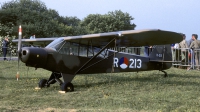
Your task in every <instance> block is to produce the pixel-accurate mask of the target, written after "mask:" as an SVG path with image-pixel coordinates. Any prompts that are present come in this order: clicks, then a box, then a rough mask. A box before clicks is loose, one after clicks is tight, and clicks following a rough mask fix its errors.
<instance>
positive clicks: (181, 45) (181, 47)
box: [179, 34, 188, 57]
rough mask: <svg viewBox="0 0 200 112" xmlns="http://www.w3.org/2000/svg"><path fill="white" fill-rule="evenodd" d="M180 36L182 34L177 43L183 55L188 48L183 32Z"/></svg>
mask: <svg viewBox="0 0 200 112" xmlns="http://www.w3.org/2000/svg"><path fill="white" fill-rule="evenodd" d="M182 36H183V40H182V41H181V42H180V43H179V48H180V49H181V52H182V54H183V56H184V57H185V56H186V53H187V52H186V51H187V49H188V44H187V42H186V40H185V38H186V36H185V34H183V35H182ZM187 56H188V54H187Z"/></svg>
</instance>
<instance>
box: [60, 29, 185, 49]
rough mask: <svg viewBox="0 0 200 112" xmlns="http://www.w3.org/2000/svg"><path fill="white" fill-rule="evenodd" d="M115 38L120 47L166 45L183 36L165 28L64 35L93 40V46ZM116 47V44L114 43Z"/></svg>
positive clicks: (85, 42)
mask: <svg viewBox="0 0 200 112" xmlns="http://www.w3.org/2000/svg"><path fill="white" fill-rule="evenodd" d="M113 38H116V45H117V46H119V47H135V46H146V45H165V44H172V43H179V42H180V41H181V40H182V36H181V34H179V33H176V32H171V31H163V30H159V29H156V30H129V31H118V32H108V33H99V34H91V35H82V36H71V37H63V39H64V40H66V41H70V42H74V43H79V44H83V45H88V41H91V42H92V45H93V46H97V47H102V46H105V45H106V44H107V43H108V42H109V41H111V40H112V39H113ZM113 47H114V44H113Z"/></svg>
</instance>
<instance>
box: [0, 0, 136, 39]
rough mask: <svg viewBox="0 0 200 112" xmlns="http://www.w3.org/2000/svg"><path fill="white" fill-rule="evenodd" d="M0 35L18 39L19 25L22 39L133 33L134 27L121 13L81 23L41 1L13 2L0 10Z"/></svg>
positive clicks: (113, 12) (93, 18) (128, 17)
mask: <svg viewBox="0 0 200 112" xmlns="http://www.w3.org/2000/svg"><path fill="white" fill-rule="evenodd" d="M0 15H1V16H0V36H9V37H14V38H15V37H18V27H19V25H22V28H23V37H25V38H29V37H30V36H31V35H33V34H35V35H36V37H38V38H39V37H40V38H45V37H60V36H72V35H84V34H93V33H102V32H110V31H119V30H133V29H134V28H135V27H136V25H135V24H134V23H132V20H133V19H134V18H133V17H132V16H131V15H130V14H129V13H127V12H122V11H121V10H115V11H110V12H108V13H107V14H89V15H87V16H86V17H85V18H84V19H83V20H81V19H79V18H77V17H70V16H65V17H64V16H60V15H59V13H58V12H57V11H56V10H54V9H48V8H47V7H46V5H45V3H43V2H41V1H40V0H12V1H9V2H6V3H3V4H2V5H1V7H0Z"/></svg>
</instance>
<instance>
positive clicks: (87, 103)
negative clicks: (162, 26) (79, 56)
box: [0, 61, 200, 112]
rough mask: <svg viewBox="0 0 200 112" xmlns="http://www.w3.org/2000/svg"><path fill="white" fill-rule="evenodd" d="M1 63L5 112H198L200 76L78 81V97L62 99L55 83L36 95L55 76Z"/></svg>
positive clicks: (0, 103)
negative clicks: (40, 82)
mask: <svg viewBox="0 0 200 112" xmlns="http://www.w3.org/2000/svg"><path fill="white" fill-rule="evenodd" d="M20 65H21V67H20V78H19V81H17V80H16V73H17V61H1V62H0V88H1V89H0V110H1V111H41V112H43V111H47V112H51V111H55V112H57V111H64V112H65V111H72V112H73V111H81V112H82V111H85V112H88V111H89V112H93V111H99V112H102V111H120V112H121V111H166V112H168V111H181V112H182V111H200V87H199V85H200V74H199V73H200V71H196V70H191V71H188V72H187V71H186V70H182V69H176V68H171V69H169V70H166V72H167V73H168V75H169V77H167V78H164V77H163V73H162V72H159V71H148V72H139V73H135V72H134V73H115V74H93V75H79V76H77V77H75V79H74V80H73V82H72V83H73V84H74V86H75V91H74V92H71V93H65V94H60V93H59V92H58V91H59V90H60V86H59V85H58V84H57V83H56V84H54V85H51V87H49V88H44V89H41V90H35V87H37V85H38V82H39V80H40V79H42V78H49V75H50V73H51V72H49V71H46V70H43V69H38V70H35V69H34V68H29V72H28V73H27V67H25V66H24V64H22V63H21V64H20Z"/></svg>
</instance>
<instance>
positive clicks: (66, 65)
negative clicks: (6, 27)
mask: <svg viewBox="0 0 200 112" xmlns="http://www.w3.org/2000/svg"><path fill="white" fill-rule="evenodd" d="M91 58H92V57H82V56H76V55H66V54H61V53H59V52H57V51H55V50H52V49H50V48H34V47H24V48H22V53H21V60H22V62H24V63H25V64H26V65H27V66H30V67H35V68H43V69H46V70H49V71H53V72H60V73H66V74H75V73H76V74H93V73H111V72H138V71H147V70H160V69H161V67H162V70H164V69H168V68H170V67H171V65H172V64H171V63H160V62H150V61H149V60H150V58H149V57H145V56H140V55H135V54H130V53H122V52H118V53H116V51H111V50H110V51H109V52H108V54H107V55H106V56H105V57H100V56H99V57H96V58H94V59H92V60H90V59H91ZM89 60H90V61H89ZM88 61H89V62H88ZM86 63H87V64H86ZM80 68H81V69H80Z"/></svg>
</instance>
